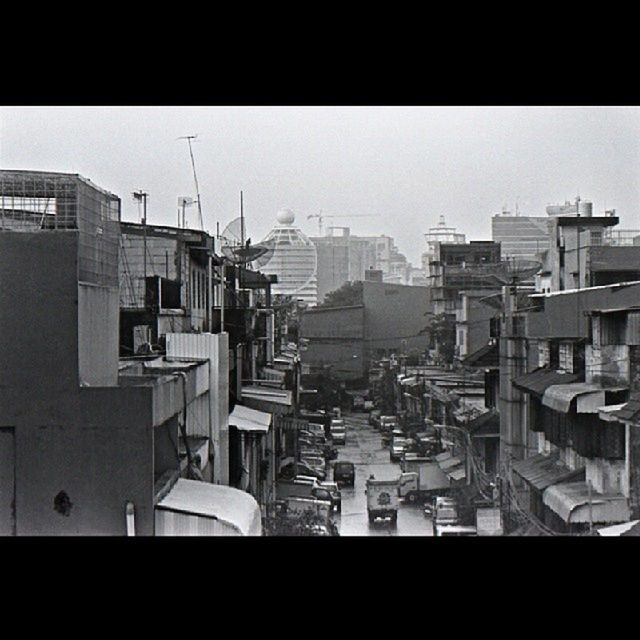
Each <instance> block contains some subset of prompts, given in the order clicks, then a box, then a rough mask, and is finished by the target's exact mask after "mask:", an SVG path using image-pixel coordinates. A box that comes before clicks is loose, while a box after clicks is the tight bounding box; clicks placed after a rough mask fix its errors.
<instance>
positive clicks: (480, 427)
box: [467, 409, 500, 436]
mask: <svg viewBox="0 0 640 640" xmlns="http://www.w3.org/2000/svg"><path fill="white" fill-rule="evenodd" d="M467 429H468V430H469V432H470V433H471V435H473V436H492V435H496V436H499V435H500V414H498V412H497V411H496V410H495V409H491V410H490V411H486V412H485V413H483V414H481V415H479V416H478V417H477V418H474V419H473V420H471V422H469V424H467Z"/></svg>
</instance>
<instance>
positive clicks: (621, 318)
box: [593, 312, 627, 347]
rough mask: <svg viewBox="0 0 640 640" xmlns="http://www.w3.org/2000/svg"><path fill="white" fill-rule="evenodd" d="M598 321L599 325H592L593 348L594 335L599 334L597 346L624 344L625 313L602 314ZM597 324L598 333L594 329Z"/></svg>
mask: <svg viewBox="0 0 640 640" xmlns="http://www.w3.org/2000/svg"><path fill="white" fill-rule="evenodd" d="M594 320H595V318H594ZM599 320H600V321H599V323H596V322H594V323H593V331H594V336H593V337H594V340H593V342H594V346H596V339H597V338H596V334H599V336H598V338H599V345H598V346H602V347H604V346H608V345H619V344H626V338H627V336H626V328H627V326H626V325H627V322H626V320H627V317H626V313H625V312H619V313H607V314H603V315H601V316H600V317H599ZM598 324H599V329H600V330H599V331H597V329H596V326H597V325H598Z"/></svg>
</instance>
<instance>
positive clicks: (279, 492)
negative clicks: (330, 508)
mask: <svg viewBox="0 0 640 640" xmlns="http://www.w3.org/2000/svg"><path fill="white" fill-rule="evenodd" d="M287 498H314V499H316V500H328V501H329V502H331V503H332V504H333V503H334V498H333V496H332V494H331V489H330V488H329V487H323V486H322V485H320V484H319V483H318V480H317V479H316V478H305V479H302V477H301V476H298V477H296V478H295V479H293V480H279V481H278V482H277V483H276V499H277V500H286V499H287Z"/></svg>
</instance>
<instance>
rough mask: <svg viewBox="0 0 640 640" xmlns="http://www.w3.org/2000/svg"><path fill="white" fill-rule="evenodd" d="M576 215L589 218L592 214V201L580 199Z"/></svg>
mask: <svg viewBox="0 0 640 640" xmlns="http://www.w3.org/2000/svg"><path fill="white" fill-rule="evenodd" d="M578 215H579V216H580V217H582V218H591V216H593V203H592V202H589V201H588V200H580V202H578Z"/></svg>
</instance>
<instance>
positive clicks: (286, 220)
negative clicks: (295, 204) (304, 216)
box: [276, 209, 296, 225]
mask: <svg viewBox="0 0 640 640" xmlns="http://www.w3.org/2000/svg"><path fill="white" fill-rule="evenodd" d="M276 219H277V220H278V222H279V223H280V224H288V225H290V224H293V223H294V222H295V220H296V214H295V213H293V211H291V209H280V211H278V214H277V215H276Z"/></svg>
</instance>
